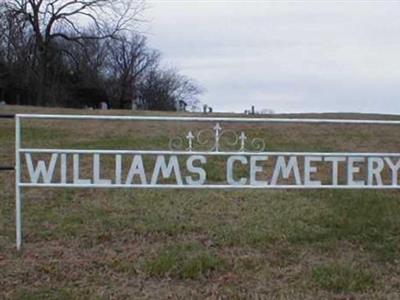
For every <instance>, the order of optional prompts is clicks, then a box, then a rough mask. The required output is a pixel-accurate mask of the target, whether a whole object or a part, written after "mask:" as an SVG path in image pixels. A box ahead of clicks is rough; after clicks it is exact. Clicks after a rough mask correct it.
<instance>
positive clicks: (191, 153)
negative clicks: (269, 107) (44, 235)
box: [15, 114, 400, 249]
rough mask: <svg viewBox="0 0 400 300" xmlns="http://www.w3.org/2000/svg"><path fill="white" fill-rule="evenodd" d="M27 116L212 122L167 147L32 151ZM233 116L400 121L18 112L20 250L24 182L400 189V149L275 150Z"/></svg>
mask: <svg viewBox="0 0 400 300" xmlns="http://www.w3.org/2000/svg"><path fill="white" fill-rule="evenodd" d="M22 119H67V120H88V119H89V120H90V119H93V120H126V121H134V120H136V121H160V122H170V121H174V122H177V121H180V122H194V121H195V122H207V124H209V125H210V127H209V128H208V129H201V130H199V131H197V132H195V131H193V130H189V131H188V132H187V134H185V135H184V136H181V137H173V138H171V139H170V142H169V144H168V145H166V147H168V149H166V150H158V149H157V150H154V149H153V150H134V149H132V150H120V149H116V150H105V149H96V150H90V149H38V148H34V149H30V148H29V149H27V148H22V147H21V127H20V123H21V120H22ZM231 122H241V123H252V124H257V123H314V124H324V123H326V124H380V125H400V121H380V120H335V119H276V118H275V119H272V118H200V117H195V118H190V117H144V116H93V115H92V116H83V115H22V114H20V115H16V142H15V146H16V147H15V149H16V231H17V248H18V249H20V247H21V242H22V232H21V188H22V187H63V188H65V187H73V188H93V187H95V188H164V189H166V188H190V189H221V188H223V189H237V188H251V189H255V188H256V189H260V188H261V189H271V188H285V189H290V188H296V189H309V188H313V189H315V188H320V189H329V188H341V189H398V188H399V185H398V173H399V169H400V153H384V152H380V153H365V152H361V153H349V152H331V153H327V152H271V151H267V150H266V141H264V140H263V139H262V137H255V138H254V137H253V138H250V137H249V136H247V134H246V132H245V131H239V132H236V131H232V130H224V128H223V124H225V123H231ZM207 145H208V148H206V149H205V147H207ZM200 146H202V147H200ZM197 147H199V148H201V149H197ZM225 148H227V149H225ZM37 157H39V158H37ZM43 157H46V158H43ZM215 157H219V158H220V160H219V162H218V163H219V166H221V167H222V168H223V171H222V172H223V174H224V178H223V179H222V180H220V181H218V182H212V181H211V180H209V177H208V174H207V170H208V168H209V167H210V166H211V165H212V164H213V163H214V161H213V158H215ZM83 159H85V160H86V161H90V172H89V174H88V172H86V173H85V174H83V172H82V170H81V165H82V164H81V161H82V160H83ZM221 159H222V160H223V161H222V162H221ZM110 160H111V161H112V164H111V165H112V167H110V164H109V163H108V164H107V167H106V164H104V161H107V162H109V161H110ZM145 160H146V161H147V162H148V163H147V164H145V163H144V161H145ZM220 171H221V170H220ZM105 173H107V174H108V175H107V176H106V175H104V174H105ZM23 174H26V175H25V176H22V175H23ZM384 174H387V176H386V175H384ZM383 178H385V179H383Z"/></svg>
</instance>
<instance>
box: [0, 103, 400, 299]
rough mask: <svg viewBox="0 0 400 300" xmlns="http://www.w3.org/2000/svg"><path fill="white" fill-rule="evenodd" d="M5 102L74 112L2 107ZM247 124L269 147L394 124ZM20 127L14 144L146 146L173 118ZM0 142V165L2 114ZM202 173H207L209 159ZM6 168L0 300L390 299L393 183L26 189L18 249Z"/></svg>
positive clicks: (171, 127) (397, 135)
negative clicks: (383, 187) (20, 140)
mask: <svg viewBox="0 0 400 300" xmlns="http://www.w3.org/2000/svg"><path fill="white" fill-rule="evenodd" d="M15 112H44V113H54V112H56V113H84V112H85V111H78V110H77V111H74V110H55V109H35V108H21V107H10V106H7V107H5V108H1V110H0V113H15ZM91 113H96V112H91ZM107 113H108V114H117V115H120V114H129V113H131V112H129V111H111V112H107ZM292 116H295V115H289V116H288V117H292ZM298 116H299V115H297V116H296V117H298ZM301 116H304V117H316V115H301ZM322 117H330V118H332V117H335V118H374V119H378V118H379V119H386V118H390V119H394V118H396V117H394V116H373V115H370V116H365V115H350V114H348V115H346V114H343V115H334V114H326V115H323V116H322ZM193 126H197V125H193ZM244 127H245V129H246V131H247V132H249V133H250V135H253V136H258V137H263V138H264V139H265V140H266V141H267V148H268V149H269V150H283V151H284V150H298V151H313V150H315V151H331V150H332V151H382V152H399V148H398V147H399V141H400V128H397V127H393V126H359V125H358V126H356V125H351V126H350V125H347V126H343V125H341V126H340V125H334V126H333V125H321V126H314V125H313V126H309V125H273V126H269V127H265V128H264V127H260V126H250V125H245V126H244ZM233 129H234V128H233ZM23 130H24V141H25V142H24V145H25V146H38V147H39V146H41V147H43V146H49V147H71V148H89V147H91V148H104V149H111V148H117V149H139V148H143V149H149V148H154V147H164V146H166V145H167V144H168V140H169V138H170V137H171V136H173V135H174V134H176V133H182V134H183V130H184V127H182V126H178V125H177V124H168V125H165V124H159V123H151V124H147V123H138V124H132V123H128V122H125V123H118V122H116V123H107V124H104V122H103V123H100V122H75V123H73V124H71V123H68V122H57V121H40V122H39V121H29V122H26V123H24V127H23ZM0 145H1V147H0V165H10V164H11V165H12V164H13V162H14V154H13V150H14V148H13V147H14V123H13V121H11V120H0ZM209 173H210V174H213V175H212V176H214V178H215V179H216V180H218V178H219V173H218V165H217V167H216V170H210V171H209ZM13 176H14V174H13V173H0V188H1V197H0V199H1V202H0V298H5V299H9V298H11V299H206V298H207V299H272V298H277V299H315V298H319V299H399V298H400V292H399V291H400V259H399V254H400V194H399V192H398V191H353V190H349V191H343V190H324V191H322V190H312V191H296V190H292V191H285V190H274V191H273V190H257V191H248V190H239V191H238V190H236V191H224V190H220V191H219V190H217V191H206V190H201V191H200V190H194V191H187V190H169V191H160V190H132V189H131V190H123V189H121V190H98V189H97V190H96V189H85V190H72V189H57V190H56V189H24V200H25V201H24V241H25V244H24V247H23V250H22V251H21V252H20V253H17V251H16V250H15V219H14V186H13V185H14V178H13Z"/></svg>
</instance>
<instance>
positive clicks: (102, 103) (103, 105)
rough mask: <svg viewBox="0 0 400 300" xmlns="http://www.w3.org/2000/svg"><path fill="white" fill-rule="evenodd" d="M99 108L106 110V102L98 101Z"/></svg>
mask: <svg viewBox="0 0 400 300" xmlns="http://www.w3.org/2000/svg"><path fill="white" fill-rule="evenodd" d="M100 109H101V110H107V109H108V105H107V103H106V102H101V103H100Z"/></svg>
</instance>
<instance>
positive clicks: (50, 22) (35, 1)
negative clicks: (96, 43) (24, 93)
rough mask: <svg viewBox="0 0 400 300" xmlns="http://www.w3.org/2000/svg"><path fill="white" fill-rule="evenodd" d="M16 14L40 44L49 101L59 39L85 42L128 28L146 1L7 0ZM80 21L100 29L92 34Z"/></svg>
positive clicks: (42, 100)
mask: <svg viewBox="0 0 400 300" xmlns="http://www.w3.org/2000/svg"><path fill="white" fill-rule="evenodd" d="M5 6H6V9H7V11H8V12H10V13H11V14H12V15H13V17H17V18H21V17H22V18H23V20H25V22H26V23H27V24H28V25H29V26H30V28H31V29H32V31H33V34H34V39H35V43H36V47H37V56H36V59H37V63H38V93H37V98H38V101H39V104H46V93H45V92H46V90H45V88H46V80H47V71H48V67H49V65H50V64H51V63H52V54H53V53H52V52H53V50H54V44H55V40H57V39H64V40H67V41H71V42H76V43H81V42H82V40H86V39H104V38H110V37H115V36H117V35H118V34H119V33H120V32H123V31H124V30H128V29H129V28H131V26H132V22H135V21H136V20H137V16H138V14H139V13H140V12H141V10H142V8H143V2H138V1H130V0H7V1H5ZM80 24H85V25H86V26H90V27H92V28H95V29H96V34H95V35H88V34H87V32H86V31H84V30H83V29H82V28H83V27H82V26H80Z"/></svg>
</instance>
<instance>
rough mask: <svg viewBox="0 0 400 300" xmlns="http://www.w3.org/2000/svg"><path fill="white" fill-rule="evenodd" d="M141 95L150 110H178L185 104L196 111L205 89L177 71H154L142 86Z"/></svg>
mask: <svg viewBox="0 0 400 300" xmlns="http://www.w3.org/2000/svg"><path fill="white" fill-rule="evenodd" d="M140 91H141V95H142V97H143V101H144V103H145V105H146V108H147V109H149V110H170V111H174V110H177V107H178V106H179V105H180V103H185V105H187V106H188V107H189V108H190V109H191V110H194V109H195V108H196V107H197V106H198V105H199V103H200V101H199V99H198V96H199V95H200V94H202V93H203V89H202V88H201V87H200V86H198V85H197V84H196V83H195V82H194V81H193V80H190V79H189V78H187V77H186V76H183V75H180V74H179V73H178V72H176V71H175V70H167V71H164V70H158V69H154V70H152V71H151V72H149V74H148V75H147V76H146V78H145V79H144V81H143V82H142V84H141V88H140Z"/></svg>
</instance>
